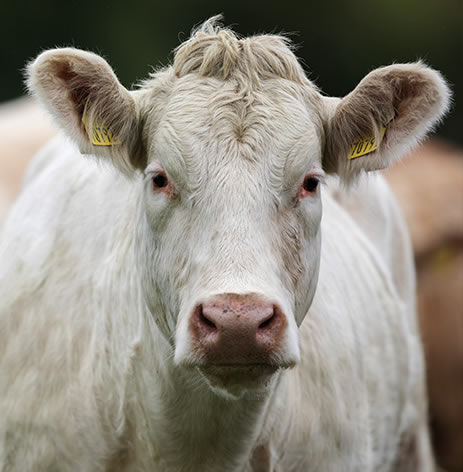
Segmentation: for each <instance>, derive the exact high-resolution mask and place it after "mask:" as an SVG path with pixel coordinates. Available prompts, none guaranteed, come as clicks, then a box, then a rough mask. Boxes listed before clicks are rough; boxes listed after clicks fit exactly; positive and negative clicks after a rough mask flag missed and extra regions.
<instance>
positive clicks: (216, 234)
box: [142, 75, 324, 378]
mask: <svg viewBox="0 0 463 472" xmlns="http://www.w3.org/2000/svg"><path fill="white" fill-rule="evenodd" d="M267 87H268V88H266V89H265V90H255V91H253V92H252V96H251V97H250V96H247V95H244V96H241V97H240V96H239V92H238V93H237V92H236V84H234V83H219V82H217V80H215V79H211V78H208V77H206V78H202V79H198V78H196V77H194V76H191V75H186V76H185V77H183V78H182V79H180V80H178V81H177V83H176V85H175V87H174V90H173V91H172V95H171V98H170V99H169V100H168V101H167V103H166V104H165V106H164V111H163V116H162V120H160V121H159V122H155V123H150V118H149V117H148V118H147V119H146V130H145V134H146V136H147V142H148V156H149V163H148V165H147V167H146V169H145V171H144V174H145V192H144V208H145V210H146V213H145V218H146V226H147V227H148V228H149V232H150V238H151V243H150V245H149V248H155V249H154V250H153V249H150V250H151V251H152V256H143V258H144V259H148V260H152V261H153V262H152V266H151V267H150V268H148V269H147V270H153V273H152V274H151V277H150V276H148V274H147V275H146V277H144V279H145V280H149V279H151V280H152V283H153V284H154V285H155V286H156V290H154V291H153V287H152V286H147V287H146V294H147V297H148V299H149V300H150V299H152V302H151V303H152V307H153V310H152V311H153V312H156V311H157V312H159V313H162V314H163V316H164V317H166V319H163V320H162V323H166V326H165V332H166V333H168V334H169V335H172V334H173V333H175V361H176V362H177V363H179V364H185V365H194V366H200V367H201V368H202V369H203V367H204V366H207V367H206V368H207V369H209V368H211V366H213V367H212V368H213V370H214V372H215V371H216V370H217V368H219V367H220V368H222V367H225V366H226V367H227V372H229V371H230V370H231V369H234V370H239V371H240V372H241V371H242V370H243V367H246V371H248V370H249V367H252V368H253V369H254V370H255V368H256V366H265V368H266V370H265V371H266V372H268V371H272V372H273V371H274V370H276V369H277V368H279V367H289V366H292V365H294V364H295V363H296V362H297V360H298V357H299V349H298V340H297V326H298V325H299V324H300V323H301V322H302V320H303V318H304V316H305V314H306V313H307V310H308V308H309V306H310V303H311V301H312V299H313V296H314V293H315V287H316V282H317V277H318V266H319V257H320V219H321V200H320V192H321V190H322V189H321V182H322V181H323V176H324V172H323V170H322V167H321V149H322V133H323V129H322V123H321V118H320V115H319V114H318V113H317V109H316V107H315V106H313V103H317V100H319V97H318V96H317V95H316V92H315V90H314V89H313V88H310V89H304V88H302V87H298V86H296V85H295V84H285V83H284V81H283V80H275V81H274V82H273V83H269V84H268V85H267ZM237 95H238V98H237ZM251 98H252V103H249V101H250V99H251ZM145 103H146V105H145V106H149V103H150V101H149V100H146V102H145ZM179 109H180V110H181V112H179ZM142 113H143V107H142ZM143 267H145V266H144V265H143ZM150 283H151V282H150ZM150 293H151V294H155V296H154V297H153V296H152V295H150ZM159 300H162V302H161V303H163V309H161V310H157V309H155V304H156V303H159ZM262 371H264V370H262ZM256 376H257V374H254V377H256ZM215 377H216V376H215ZM228 377H230V375H228ZM228 377H227V378H228Z"/></svg>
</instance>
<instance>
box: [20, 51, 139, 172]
mask: <svg viewBox="0 0 463 472" xmlns="http://www.w3.org/2000/svg"><path fill="white" fill-rule="evenodd" d="M27 75H28V78H27V85H28V88H29V90H30V91H31V92H32V93H33V94H34V95H36V96H37V97H38V99H39V101H40V102H42V103H43V104H44V105H45V107H46V108H47V109H48V110H49V111H50V113H51V114H52V116H53V117H54V119H55V121H56V122H57V124H58V125H59V126H60V127H61V128H63V130H64V131H65V132H66V134H68V135H69V136H70V137H71V138H72V139H73V140H74V141H75V142H76V143H77V145H78V147H79V149H80V151H81V152H82V153H84V154H93V155H96V156H100V157H103V158H106V159H109V160H111V161H112V162H113V164H114V165H116V166H117V167H118V168H119V169H120V170H121V171H123V172H124V173H126V174H131V173H132V172H133V171H134V169H135V168H142V167H143V154H144V153H143V151H142V149H141V145H140V139H139V136H140V133H139V131H138V127H139V126H138V122H139V120H138V116H137V115H138V113H137V107H136V103H135V101H134V99H133V97H132V95H131V94H130V93H129V91H128V90H127V89H125V88H124V87H123V86H122V85H121V83H120V82H119V80H118V79H117V77H116V75H115V74H114V72H113V70H112V69H111V67H110V66H109V64H108V63H107V62H106V61H105V60H104V59H102V58H101V57H100V56H98V55H96V54H93V53H90V52H86V51H81V50H79V49H74V48H64V49H52V50H49V51H46V52H44V53H42V54H40V55H39V56H38V57H37V59H35V60H34V61H33V62H31V63H30V64H29V66H28V68H27Z"/></svg>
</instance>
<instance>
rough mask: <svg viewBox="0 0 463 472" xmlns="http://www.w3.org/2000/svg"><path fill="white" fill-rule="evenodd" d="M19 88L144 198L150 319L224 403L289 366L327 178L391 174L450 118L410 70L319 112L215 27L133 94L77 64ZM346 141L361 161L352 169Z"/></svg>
mask: <svg viewBox="0 0 463 472" xmlns="http://www.w3.org/2000/svg"><path fill="white" fill-rule="evenodd" d="M29 87H30V89H31V90H32V91H33V92H34V93H36V95H37V96H38V97H39V99H41V100H42V101H43V102H44V104H45V106H46V107H48V108H49V110H50V111H51V113H52V114H53V115H54V116H55V117H56V119H57V121H58V123H59V124H61V126H62V127H63V128H64V130H65V131H66V132H67V133H68V134H69V135H70V136H71V137H72V138H74V140H75V142H76V143H77V145H78V146H79V148H80V150H81V151H82V152H83V153H88V154H94V155H96V156H99V157H101V158H102V159H105V160H109V161H110V162H111V163H112V164H113V165H114V166H115V167H116V168H117V169H119V170H120V171H121V172H123V173H125V174H128V175H129V177H130V178H132V180H133V185H134V186H138V187H139V189H140V197H139V215H138V224H137V226H136V229H135V233H136V236H135V237H136V245H137V246H136V247H137V251H138V255H137V257H138V269H139V273H140V281H141V284H142V287H143V293H144V296H145V298H146V301H147V305H148V306H149V308H150V311H151V313H152V315H153V317H154V318H155V320H156V322H157V325H158V327H159V328H160V330H161V331H162V332H163V333H164V335H165V336H166V338H167V339H168V340H169V342H170V343H171V345H172V349H173V356H174V361H175V363H176V364H177V365H181V366H187V367H196V368H198V369H199V370H200V371H201V373H202V374H203V375H204V378H205V379H207V381H208V382H209V383H210V385H211V386H212V387H213V388H219V389H225V390H228V391H231V390H233V389H234V388H238V389H247V388H260V387H263V386H264V385H266V384H267V382H268V380H269V379H270V378H272V374H273V373H275V372H276V371H277V370H278V369H280V368H287V367H291V366H294V365H295V364H296V363H297V362H298V359H299V347H298V335H297V329H298V326H299V325H300V324H301V323H302V320H303V319H304V316H305V315H306V313H307V312H308V310H309V307H310V305H311V302H312V300H313V297H314V293H315V288H316V285H317V277H318V268H319V262H320V250H321V249H320V244H321V235H320V221H321V216H322V206H321V199H320V193H321V192H322V191H323V189H322V183H323V179H324V176H325V174H326V173H336V174H338V175H339V177H340V178H341V179H343V180H345V181H346V182H348V181H350V180H352V179H353V178H354V177H355V176H356V175H357V174H359V173H360V172H362V171H370V170H375V169H380V168H383V167H385V166H387V165H388V164H389V163H390V162H391V161H393V160H394V159H397V158H398V157H400V156H401V155H403V154H404V153H405V152H406V151H407V150H408V149H410V147H411V146H413V145H414V144H415V143H416V142H417V141H418V140H419V139H420V138H422V137H423V136H424V135H425V133H426V132H427V131H428V130H429V128H430V127H431V126H432V125H433V124H434V123H435V122H436V121H437V120H438V119H439V118H440V117H441V116H442V114H443V113H444V112H445V111H446V109H447V108H448V103H449V98H448V97H449V92H448V89H447V86H446V85H445V82H444V80H443V79H442V77H441V76H440V74H439V73H437V72H436V71H434V70H432V69H430V68H428V67H426V66H425V65H423V64H421V63H414V64H402V65H393V66H389V67H384V68H380V69H377V70H375V71H373V72H371V73H370V74H368V75H367V76H366V77H365V78H364V79H363V80H362V81H361V82H360V84H359V85H358V87H357V88H356V89H355V90H354V91H353V92H352V93H351V94H349V95H348V96H346V97H345V98H343V99H333V98H326V97H324V96H322V95H321V94H320V93H319V91H318V90H317V89H316V87H315V86H314V85H313V84H312V83H311V82H310V81H309V80H308V79H307V78H306V76H305V75H304V72H303V70H302V69H301V67H300V65H299V63H298V61H297V59H296V57H295V56H294V55H293V53H292V52H291V50H290V48H289V47H288V44H287V40H285V39H284V38H281V37H276V36H257V37H253V38H248V39H241V40H240V39H237V38H236V37H235V35H234V34H233V33H232V32H230V31H228V30H223V29H219V28H217V27H216V26H214V24H213V23H211V22H209V23H206V24H205V25H204V26H203V27H202V28H201V29H200V30H199V31H197V32H196V33H195V34H194V35H193V36H192V38H191V39H190V40H189V41H187V42H186V43H184V44H183V45H182V46H181V47H180V48H179V49H178V50H177V51H176V55H175V58H174V63H173V66H172V67H169V68H167V69H165V70H163V71H161V72H159V73H157V74H154V76H153V77H152V78H151V79H149V80H147V81H145V82H144V83H143V84H142V85H141V87H140V88H139V89H137V90H136V91H134V92H129V91H127V90H126V89H125V88H124V87H123V86H122V85H121V84H120V83H119V82H118V80H117V78H116V76H115V75H114V73H113V71H112V70H111V68H110V67H109V65H108V64H107V63H106V62H105V61H104V60H103V59H102V58H100V57H99V56H96V55H94V54H92V53H88V52H83V51H79V50H76V49H57V50H51V51H47V52H45V53H43V54H41V55H40V56H39V57H38V58H37V59H36V60H35V61H34V62H33V63H32V64H31V65H30V66H29ZM373 138H375V139H376V144H375V143H373V141H372V140H373ZM362 140H363V141H362ZM367 140H369V141H368V143H366V141H367ZM356 141H357V142H365V143H366V144H364V145H365V147H366V148H368V147H369V148H370V152H369V153H367V154H363V155H361V156H360V157H358V158H355V159H349V154H352V149H351V148H352V146H353V145H354V143H355V142H356ZM362 146H363V144H362ZM360 151H362V150H360ZM351 157H352V156H351Z"/></svg>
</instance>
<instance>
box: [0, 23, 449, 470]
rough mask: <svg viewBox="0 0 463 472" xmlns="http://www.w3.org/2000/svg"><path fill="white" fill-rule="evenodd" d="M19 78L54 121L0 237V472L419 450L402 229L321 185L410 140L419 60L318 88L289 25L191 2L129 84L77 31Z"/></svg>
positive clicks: (395, 460) (423, 110)
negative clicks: (183, 35)
mask: <svg viewBox="0 0 463 472" xmlns="http://www.w3.org/2000/svg"><path fill="white" fill-rule="evenodd" d="M29 87H30V89H31V91H32V92H33V93H35V94H36V95H37V97H38V98H39V99H40V101H41V102H42V103H43V104H44V106H45V107H47V108H48V110H49V111H50V112H51V114H52V115H53V116H54V118H55V120H56V122H57V123H58V124H59V125H60V126H61V127H62V128H63V130H64V131H65V133H66V134H67V135H68V136H69V138H71V139H69V138H64V137H62V138H58V139H56V140H54V141H53V142H51V143H50V145H49V146H48V147H46V148H45V149H44V150H43V151H42V152H41V154H40V155H39V156H38V157H37V160H36V161H35V163H34V164H33V165H32V167H31V168H30V170H29V173H28V177H27V179H26V182H25V185H24V189H23V192H22V194H21V197H20V198H19V200H18V201H17V202H16V204H15V205H14V207H13V210H12V211H11V213H10V214H9V216H8V217H7V219H6V222H5V225H4V228H3V230H2V233H1V237H0V260H1V264H0V469H1V470H2V471H3V472H6V471H21V472H29V471H31V472H32V471H34V472H41V471H60V472H68V471H137V472H142V471H175V472H179V471H188V472H196V471H198V472H199V471H200V472H208V471H209V472H217V471H220V472H227V471H230V472H231V471H239V472H242V471H253V472H261V471H262V472H264V471H267V472H268V471H274V472H276V471H279V472H290V471H297V472H307V471H310V472H313V471H319V472H341V471H342V472H344V471H346V472H349V471H350V472H353V471H359V472H368V471H371V472H373V471H374V472H382V471H384V472H386V471H388V472H392V471H394V472H397V471H407V472H409V471H420V472H427V471H432V470H433V469H434V467H433V460H432V454H431V451H430V447H429V438H428V432H427V425H426V401H425V392H424V386H423V385H424V383H423V381H424V368H423V359H422V351H421V346H420V340H419V336H418V332H417V327H416V320H415V312H414V309H413V303H409V301H410V300H412V299H413V295H412V293H411V291H413V278H411V279H410V277H412V276H411V275H410V274H412V269H411V268H412V262H411V254H410V250H409V245H408V240H407V236H406V234H404V233H403V231H402V232H398V233H397V235H396V238H395V239H394V237H391V238H388V237H384V238H382V239H381V238H380V239H381V240H378V238H377V235H378V234H380V235H381V231H382V229H383V230H384V231H386V230H387V228H389V227H397V228H400V227H401V224H402V223H401V221H400V216H399V215H398V213H397V212H395V211H389V208H390V205H392V206H393V203H390V204H389V203H388V201H387V200H386V201H382V199H381V196H382V197H386V198H387V199H389V198H390V196H389V194H388V193H387V190H384V188H383V187H382V185H383V184H382V183H381V182H380V181H375V180H373V181H372V182H370V183H369V184H368V185H369V187H368V192H365V195H366V197H365V198H368V205H365V209H366V210H365V211H369V212H370V213H365V211H362V210H361V209H360V210H358V211H351V212H348V211H346V210H345V209H344V207H343V205H342V202H343V197H342V195H343V194H342V192H343V187H342V185H341V186H340V185H339V184H338V182H343V183H344V184H346V183H350V182H352V181H353V180H355V179H356V176H357V175H358V174H360V173H363V171H370V170H374V169H379V168H383V167H385V166H387V165H388V164H389V163H390V162H392V161H393V160H395V159H397V158H398V157H400V156H401V155H402V154H403V153H404V152H406V151H407V150H408V149H409V148H410V147H411V146H413V145H414V144H415V143H416V142H417V140H418V139H420V138H421V137H423V136H424V134H425V133H426V131H427V130H429V128H430V127H431V126H432V125H433V124H434V123H435V122H436V121H437V120H438V119H439V118H440V117H441V116H442V115H443V113H444V112H445V111H446V109H447V108H448V102H449V92H448V89H447V86H446V85H445V82H444V80H443V79H442V77H441V76H440V74H439V73H437V72H436V71H434V70H432V69H430V68H428V67H426V66H425V65H423V64H421V63H414V64H402V65H401V64H397V65H393V66H389V67H384V68H380V69H377V70H374V71H373V72H371V73H370V74H368V75H367V76H366V77H365V78H364V79H363V80H362V81H361V82H360V84H359V85H358V87H357V88H356V89H355V90H354V91H353V92H352V93H351V94H349V95H348V96H346V97H345V98H343V99H333V98H326V97H324V96H323V95H321V94H320V93H319V91H318V90H317V89H316V87H315V86H314V85H313V84H312V83H311V82H310V81H309V80H308V79H307V78H306V76H305V75H304V73H303V70H302V68H301V67H300V65H299V63H298V61H297V59H296V57H295V56H294V55H293V53H292V52H291V50H290V47H289V45H288V41H287V40H285V39H283V38H281V37H276V36H256V37H251V38H247V39H237V38H236V36H235V35H234V34H233V33H232V32H231V31H229V30H226V29H221V28H219V27H218V26H216V25H215V23H214V21H209V22H206V24H205V25H203V27H202V28H200V30H198V31H197V32H196V33H195V34H194V35H193V36H192V37H191V39H190V40H188V41H187V42H186V43H184V44H183V45H182V46H181V47H180V48H179V49H178V50H177V51H176V54H175V58H174V62H173V65H172V66H171V67H168V68H166V69H164V70H162V71H160V72H158V73H156V74H154V75H153V77H151V78H150V79H149V80H147V81H146V82H144V83H143V84H142V85H141V87H140V88H139V89H137V90H135V91H133V92H129V91H127V90H126V89H125V88H124V87H122V85H120V83H119V82H118V80H117V78H116V77H115V75H114V73H113V72H112V70H111V68H110V67H109V66H108V64H107V63H106V62H105V61H104V60H103V59H102V58H100V57H98V56H96V55H94V54H91V53H88V52H84V51H79V50H76V49H56V50H51V51H47V52H44V53H43V54H41V55H40V56H39V57H38V58H37V59H36V60H35V61H34V62H33V63H32V64H31V65H30V66H29ZM383 128H386V131H385V134H384V136H383V137H382V138H381V136H382V135H383V133H384V132H383ZM373 136H375V137H376V143H379V141H380V140H381V142H380V144H379V147H378V148H377V149H376V146H375V145H374V143H373V142H372V141H371V140H372V139H373V138H372V137H373ZM367 137H368V139H366V138H367ZM359 138H362V140H363V141H362V143H361V144H360V145H356V149H357V151H358V150H359V149H358V148H359V147H360V148H362V149H360V151H362V150H365V149H366V150H369V151H370V152H368V153H367V154H363V155H361V156H360V157H358V158H355V159H349V158H348V156H349V155H350V154H351V147H352V145H353V143H354V142H355V141H356V140H358V139H359ZM363 138H365V139H363ZM370 138H371V139H370ZM360 151H359V152H360ZM80 154H90V155H92V156H95V157H84V156H81V155H80ZM325 174H333V175H334V176H333V177H328V176H327V177H325ZM336 176H337V177H336ZM325 179H326V182H327V183H326V184H325V185H323V181H324V180H325ZM331 181H332V182H331ZM330 182H331V183H330ZM361 189H362V186H360V187H358V189H357V192H358V195H360V196H361V195H362V194H363V193H362V190H361ZM375 189H377V191H375ZM378 192H380V193H378ZM334 193H336V195H335V196H336V198H337V200H336V199H335V198H334V197H333V194H334ZM346 198H347V197H346ZM360 201H361V199H360ZM322 202H323V218H322ZM339 202H341V204H340V203H339ZM375 202H376V203H375ZM375 207H376V208H377V211H376V212H375V211H374V209H375ZM372 209H373V211H372V212H371V210H372ZM354 210H355V209H354ZM368 214H369V215H370V216H369V217H368V218H365V215H368ZM386 215H389V216H388V219H385V220H384V221H383V220H382V218H383V217H385V216H386ZM375 216H376V217H377V221H375ZM391 220H392V221H391ZM394 220H397V221H394ZM369 225H370V227H371V228H373V227H375V228H376V230H371V231H368V227H369ZM378 229H379V231H378ZM384 234H386V233H384ZM388 241H389V242H388ZM386 246H389V247H386ZM394 248H401V250H402V253H401V257H400V260H398V258H397V257H393V256H394V254H395V253H394ZM391 255H392V256H391ZM397 264H398V265H399V266H400V268H397V267H396V265H397ZM396 269H397V270H396ZM401 280H403V281H406V282H407V283H408V285H407V286H402V285H401ZM404 287H408V289H407V288H404Z"/></svg>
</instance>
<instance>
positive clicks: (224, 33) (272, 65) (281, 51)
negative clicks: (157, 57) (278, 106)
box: [173, 15, 308, 85]
mask: <svg viewBox="0 0 463 472" xmlns="http://www.w3.org/2000/svg"><path fill="white" fill-rule="evenodd" d="M220 19H221V16H220V15H219V16H214V17H212V18H210V19H209V20H207V21H206V22H204V23H203V24H202V25H201V26H200V27H199V28H198V29H196V30H195V31H193V33H192V35H191V37H190V39H188V40H187V41H185V42H184V43H183V44H181V45H180V46H179V47H178V48H177V49H176V50H175V56H174V63H173V68H174V72H175V74H176V76H177V77H183V76H185V75H186V74H191V73H197V74H199V75H201V76H204V77H216V78H218V79H220V80H228V79H231V78H236V79H238V80H239V79H240V78H241V79H246V80H251V81H252V82H253V83H259V82H260V81H261V80H265V79H271V78H283V79H287V80H291V81H293V82H296V83H298V84H302V85H306V84H307V83H308V79H307V77H306V75H305V73H304V71H303V69H302V67H301V65H300V64H299V61H298V60H297V58H296V56H295V55H294V53H293V51H292V49H293V46H292V44H291V41H290V40H289V39H288V38H285V37H284V36H277V35H261V36H252V37H249V38H239V37H238V36H237V34H236V33H234V32H233V31H232V30H230V29H227V28H224V27H222V26H221V24H220V23H219V21H220Z"/></svg>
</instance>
